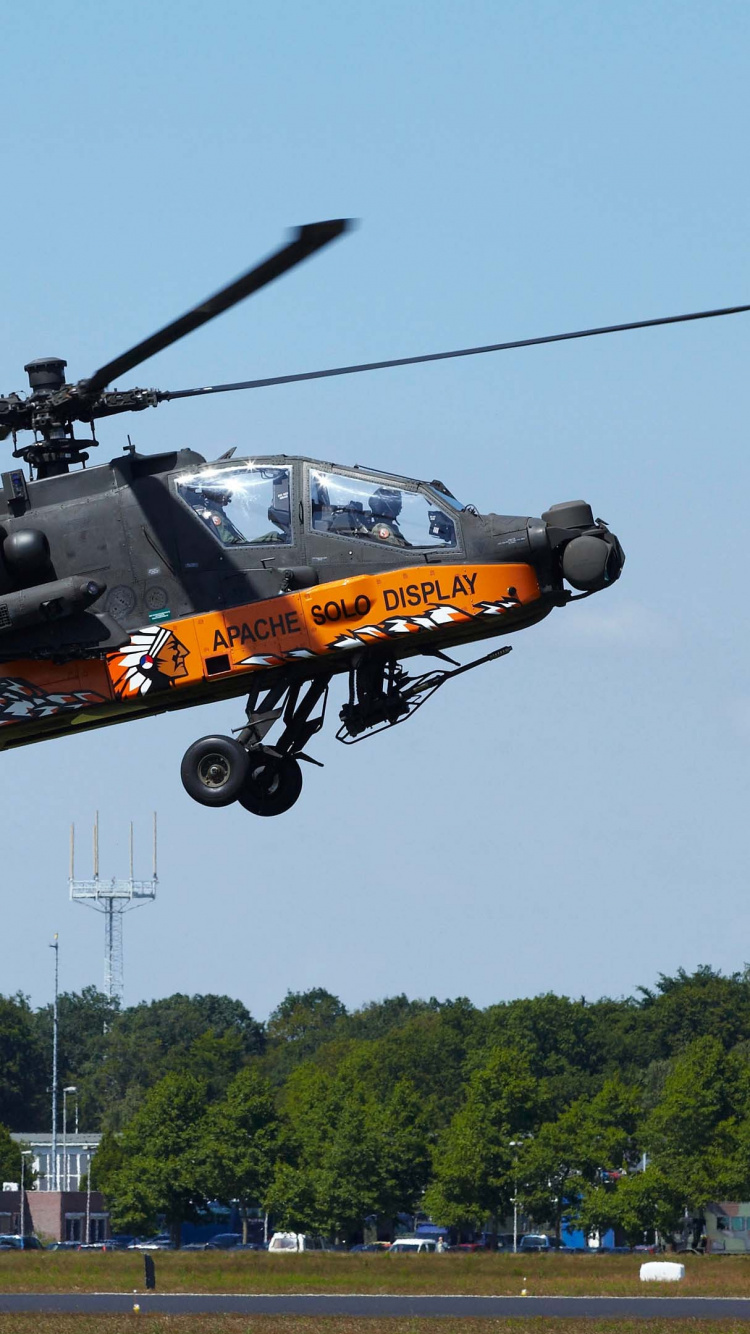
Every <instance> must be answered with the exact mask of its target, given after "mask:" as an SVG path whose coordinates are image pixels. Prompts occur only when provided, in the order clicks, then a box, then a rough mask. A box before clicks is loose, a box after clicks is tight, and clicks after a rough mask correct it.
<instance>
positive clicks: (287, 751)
mask: <svg viewBox="0 0 750 1334" xmlns="http://www.w3.org/2000/svg"><path fill="white" fill-rule="evenodd" d="M331 675H332V673H329V674H326V675H325V676H322V677H318V678H316V679H315V680H313V681H307V682H301V683H298V684H295V685H289V684H288V682H287V683H286V684H279V685H274V686H272V687H271V688H270V689H264V688H263V687H262V686H260V685H258V686H256V687H255V688H254V689H253V690H252V691H251V693H250V695H249V696H248V700H247V706H246V713H247V722H246V724H245V726H244V727H242V728H240V729H239V730H238V733H237V739H236V740H235V739H234V737H227V736H206V737H202V738H201V740H200V741H195V742H193V745H192V746H189V747H188V749H187V750H186V751H185V755H184V757H183V760H182V767H181V770H180V773H181V777H182V783H183V787H184V788H185V791H186V792H187V793H188V794H189V795H190V796H191V797H192V798H193V800H194V801H197V802H199V803H200V804H201V805H202V806H229V805H231V803H232V802H234V801H238V802H239V803H240V805H241V806H244V808H245V810H246V811H250V812H251V813H252V814H253V815H282V814H283V813H284V811H288V810H290V808H291V807H292V806H293V805H294V803H295V802H296V800H297V798H298V797H299V795H300V792H301V791H302V770H301V769H300V765H299V761H300V760H306V761H307V762H308V764H317V763H318V761H317V760H313V759H312V758H311V757H310V756H309V755H306V754H305V753H304V750H305V746H306V745H307V744H308V742H309V741H310V739H311V737H313V736H314V735H315V733H316V732H319V731H320V728H321V727H322V726H323V720H324V718H325V710H326V702H327V699H328V686H329V684H330V680H331ZM316 709H318V710H319V711H318V712H316ZM279 721H280V722H281V724H282V731H281V735H280V736H279V738H278V740H277V741H276V743H275V745H273V746H269V745H266V744H264V740H265V737H266V735H267V733H268V732H269V731H270V730H271V728H272V727H273V725H274V723H276V722H279Z"/></svg>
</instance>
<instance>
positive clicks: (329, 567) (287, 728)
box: [0, 221, 750, 815]
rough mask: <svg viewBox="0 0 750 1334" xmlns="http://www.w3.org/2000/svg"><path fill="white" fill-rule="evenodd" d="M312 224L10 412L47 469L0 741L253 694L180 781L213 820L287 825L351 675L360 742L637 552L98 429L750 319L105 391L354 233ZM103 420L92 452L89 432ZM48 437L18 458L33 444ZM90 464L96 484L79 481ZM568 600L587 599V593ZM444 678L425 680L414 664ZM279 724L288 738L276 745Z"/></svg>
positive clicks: (30, 511) (21, 517) (434, 487)
mask: <svg viewBox="0 0 750 1334" xmlns="http://www.w3.org/2000/svg"><path fill="white" fill-rule="evenodd" d="M347 226H348V224H347V223H346V222H345V221H333V222H323V223H315V224H312V225H310V226H306V227H302V228H300V229H299V230H298V231H296V232H295V233H292V238H291V239H290V241H289V242H288V243H287V244H286V245H284V246H282V247H281V248H280V249H279V250H277V251H276V252H275V253H274V254H272V255H271V256H270V257H269V258H268V259H266V260H265V261H264V262H262V263H261V264H260V265H258V266H257V267H255V268H253V269H251V270H249V271H248V272H247V273H245V274H244V275H243V276H242V277H240V278H239V279H237V280H236V281H235V282H233V283H231V284H230V285H229V286H228V287H225V288H223V289H222V290H221V291H220V292H218V293H217V294H216V295H215V296H213V297H211V298H209V300H207V301H205V302H203V303H202V304H201V305H199V306H196V307H195V308H194V309H192V310H191V311H189V312H188V313H187V314H186V315H183V316H182V317H181V318H180V319H177V320H175V321H174V322H173V323H171V324H169V325H167V326H166V327H165V328H164V329H162V330H161V331H160V332H159V333H156V334H154V335H152V336H151V337H150V338H147V339H145V340H144V341H143V342H141V343H139V344H137V346H135V347H133V348H131V349H130V350H129V351H128V352H125V353H124V354H123V355H122V356H120V357H117V358H116V359H115V360H114V361H110V362H108V363H107V364H106V365H105V366H102V367H101V369H100V370H98V371H96V372H95V373H94V375H92V376H91V377H90V378H89V379H87V380H79V381H78V382H77V383H68V382H66V379H65V367H66V364H67V363H66V362H65V361H63V360H61V359H59V358H56V357H45V358H41V359H38V360H36V361H31V362H29V363H28V364H27V365H26V366H25V368H24V369H25V370H26V371H27V373H28V376H29V383H30V387H31V393H30V394H29V395H28V396H26V397H21V396H19V395H17V394H10V395H8V396H7V397H2V398H0V438H1V439H7V438H8V437H9V436H12V438H13V444H14V451H13V457H14V458H16V459H22V460H23V461H24V462H25V463H26V464H27V466H28V469H29V476H28V477H27V476H26V473H25V472H24V470H23V468H22V467H16V468H11V469H9V470H8V471H6V472H3V473H2V474H0V481H1V483H2V493H1V494H0V660H1V661H2V664H3V666H2V667H1V668H0V748H6V747H11V746H18V745H26V744H29V743H31V742H34V741H40V740H42V739H43V738H45V737H54V736H61V735H64V734H67V733H70V732H73V731H76V730H78V731H83V730H87V729H89V728H93V727H104V726H107V725H108V724H110V723H119V722H123V721H125V720H127V719H129V718H136V717H142V716H143V715H147V714H156V713H161V712H163V711H165V710H168V709H178V708H184V707H190V706H191V705H194V704H203V703H206V702H208V701H210V700H215V699H226V698H229V697H233V696H237V695H247V705H246V721H245V724H244V725H243V726H242V728H241V729H238V730H237V734H236V736H235V737H226V736H207V737H203V738H202V739H201V740H199V741H196V742H195V743H194V744H193V745H192V746H190V747H189V749H188V750H187V752H186V753H185V756H184V758H183V761H182V769H181V774H182V781H183V784H184V786H185V788H186V790H187V792H188V793H189V794H190V796H191V797H193V798H194V799H195V800H196V801H198V802H200V803H202V804H203V805H205V806H227V805H229V804H230V803H231V802H234V801H239V802H240V804H241V805H242V806H244V807H245V808H246V809H247V810H249V811H252V812H254V813H255V814H257V815H278V814H280V813H281V812H283V811H286V810H288V809H289V807H290V806H292V805H293V804H294V802H295V801H296V800H297V798H298V796H299V794H300V790H301V787H302V775H301V770H300V765H299V761H300V760H307V761H309V762H311V763H318V761H315V760H312V759H311V757H310V756H309V755H308V754H306V747H307V746H308V745H309V743H310V741H311V739H312V737H313V736H314V735H315V733H316V732H318V731H319V729H320V728H321V726H322V724H323V720H324V716H325V708H326V702H327V696H328V688H329V685H330V682H331V680H332V678H333V676H334V675H336V674H337V673H342V672H346V673H348V677H349V694H348V700H347V702H346V703H345V704H344V706H343V708H342V709H341V712H340V715H339V718H340V728H339V731H338V733H337V735H338V737H339V739H340V740H341V741H344V742H350V743H351V742H355V741H359V740H361V739H363V738H364V737H365V736H366V735H368V734H369V735H372V734H373V733H374V732H377V731H379V730H382V729H384V728H387V727H392V726H394V725H395V724H397V723H400V722H403V721H404V720H405V719H406V718H408V717H410V716H411V715H412V714H413V713H414V712H415V711H416V709H417V708H419V707H420V705H421V704H423V703H424V702H425V701H426V700H427V699H428V698H429V697H430V696H431V695H432V694H434V692H435V691H436V690H437V689H438V688H439V687H440V686H441V685H443V684H444V683H445V682H446V681H448V680H450V679H452V678H453V677H455V676H459V675H461V674H463V673H465V672H467V671H469V670H471V669H472V668H474V667H477V666H479V665H480V664H482V663H486V662H490V661H492V660H493V659H497V658H500V657H502V656H503V655H504V654H505V653H508V652H509V651H510V649H509V647H507V646H506V647H502V648H499V649H496V650H494V652H490V653H488V654H486V655H485V656H483V657H480V658H479V659H477V660H475V661H473V662H470V663H466V664H464V665H462V666H459V665H458V664H456V663H454V662H453V661H452V660H451V659H450V658H449V657H447V656H446V653H445V650H446V649H447V648H450V647H451V646H452V645H458V644H465V643H469V642H472V641H482V640H485V639H490V638H493V637H495V636H497V635H508V634H510V633H512V632H514V631H517V630H521V629H524V628H525V627H526V626H529V625H533V624H535V623H536V622H537V621H540V620H542V618H543V617H545V616H547V615H548V614H549V612H550V611H551V610H552V608H553V607H562V606H565V605H566V604H567V603H568V602H571V601H574V600H576V598H578V597H589V596H590V595H591V594H592V593H595V592H597V591H599V590H601V589H604V588H607V587H609V586H610V585H611V584H613V583H614V582H615V580H616V579H617V578H618V577H619V575H620V573H621V570H622V567H623V561H624V555H623V551H622V548H621V546H620V543H619V542H618V540H617V538H616V537H615V535H614V534H613V533H612V532H610V530H609V529H608V527H607V525H606V524H605V523H603V522H602V520H600V519H594V515H593V511H592V509H591V507H590V506H589V505H588V504H587V503H586V502H585V501H571V502H567V503H564V504H558V505H553V506H551V508H550V509H548V510H546V511H544V513H543V514H542V515H541V517H540V518H534V517H526V516H524V517H516V516H506V515H498V514H491V513H490V514H480V513H479V512H478V510H477V509H475V508H474V506H472V505H462V504H461V502H460V501H459V500H457V499H456V497H455V496H454V495H453V494H452V493H451V492H450V491H449V490H448V488H447V486H445V485H444V484H443V483H442V482H441V481H435V480H433V481H430V482H425V481H418V480H415V479H413V478H409V477H401V476H397V475H394V474H391V473H381V472H378V471H377V470H375V469H372V468H360V467H358V466H354V467H348V466H345V467H342V466H339V465H338V464H334V463H330V462H323V461H320V460H316V459H310V458H298V457H294V458H293V457H289V456H286V455H283V454H279V455H273V456H272V457H263V458H258V457H252V458H248V459H236V458H234V457H233V453H234V451H233V450H228V451H227V452H226V453H225V454H222V455H221V456H220V457H219V458H218V459H216V460H214V461H211V462H207V461H206V459H204V458H203V457H202V455H200V454H197V453H195V452H194V451H193V450H190V449H181V450H174V451H170V452H169V453H162V454H150V455H142V454H139V453H138V452H137V451H136V450H135V449H134V448H133V447H132V446H131V445H130V444H128V446H127V447H126V449H125V451H124V453H123V454H122V455H121V456H120V457H117V458H114V459H112V460H111V461H110V462H109V463H108V464H105V465H103V466H100V467H93V468H87V467H86V463H87V460H88V457H89V455H88V448H89V447H90V446H91V445H96V444H97V441H96V439H95V438H94V422H95V421H97V420H98V419H99V418H102V417H111V416H114V415H116V414H119V413H122V412H138V411H141V410H142V409H144V408H147V407H155V406H157V404H159V403H162V402H167V401H170V400H172V399H179V398H192V397H197V396H201V395H205V394H215V393H225V392H229V391H231V390H239V389H257V388H262V387H264V386H267V385H274V384H290V383H293V382H295V381H299V380H313V379H321V378H325V377H328V376H333V375H348V374H353V373H356V372H359V371H365V370H379V369H383V368H386V367H390V366H403V365H414V364H416V363H419V362H427V361H440V360H443V359H447V358H450V357H459V356H472V355H475V354H479V353H483V352H494V351H503V350H506V349H509V348H515V347H528V346H531V345H534V344H537V343H550V342H558V341H563V340H565V339H571V338H584V337H589V336H592V335H597V334H603V333H614V332H620V331H622V330H625V329H636V328H647V327H649V326H652V325H657V324H671V323H677V322H680V321H682V320H691V319H703V318H708V317H711V316H715V315H722V314H734V313H739V312H740V311H746V310H748V309H750V307H748V306H737V307H731V308H727V309H724V310H714V311H702V312H698V313H696V314H693V315H681V316H671V317H667V318H664V319H653V320H643V321H640V322H638V323H633V324H624V325H612V326H608V327H606V328H598V329H586V330H580V331H577V332H574V333H568V334H556V335H551V336H546V337H542V338H528V339H523V340H520V341H517V342H512V343H498V344H493V345H490V346H485V347H474V348H463V349H460V350H458V351H452V352H439V353H431V354H428V355H423V356H416V357H402V358H398V359H395V360H391V361H380V362H373V363H368V364H365V365H356V366H339V367H334V368H331V369H329V370H322V371H313V372H307V373H304V374H297V375H282V376H278V377H275V378H272V379H264V380H248V381H243V382H240V383H236V384H221V385H208V386H204V387H202V388H196V389H184V390H178V391H172V392H162V391H159V390H152V389H124V390H118V389H109V388H108V386H109V385H111V384H112V383H113V382H114V381H115V380H116V379H117V378H118V377H120V376H122V375H124V374H126V373H127V372H129V371H131V370H132V369H133V368H134V367H136V366H138V365H140V363H141V362H143V361H145V360H146V359H147V358H148V357H151V356H153V355H154V354H155V353H156V352H159V351H161V350H162V349H163V348H166V347H169V346H170V345H171V344H172V343H175V342H176V341H177V340H178V339H180V338H182V337H184V335H185V334H187V333H190V332H191V331H192V330H193V329H196V328H198V327H199V326H200V325H202V324H205V323H207V321H209V320H211V319H213V318H214V316H216V315H218V314H220V313H221V312H222V311H225V310H228V309H229V308H230V307H231V306H233V305H235V304H236V303H237V302H238V301H241V300H243V299H244V298H245V297H246V296H249V295H251V294H252V293H253V292H257V291H258V290H259V289H260V288H262V287H264V286H266V285H267V284H268V283H270V282H272V281H273V280H274V279H276V278H278V277H279V276H280V275H281V274H283V273H285V272H287V270H289V269H291V268H293V267H294V265H296V264H298V263H300V262H301V261H302V260H304V259H306V258H307V257H308V256H310V255H312V254H313V253H314V252H316V251H318V250H320V249H321V248H322V247H323V246H326V245H328V244H329V243H330V242H331V241H333V240H334V239H335V238H336V237H338V236H340V235H341V233H342V232H343V231H345V230H346V228H347ZM81 422H82V423H89V424H90V426H91V440H90V441H89V440H87V439H79V438H77V437H76V436H75V434H74V430H75V424H76V423H81ZM24 431H31V432H33V436H34V439H33V443H30V444H23V445H21V446H20V447H19V446H18V439H17V437H18V434H19V433H20V432H24ZM75 465H81V467H80V469H78V470H76V471H71V469H72V468H74V467H75ZM566 584H567V585H570V587H571V588H572V589H575V590H576V593H575V594H574V593H572V592H571V591H570V588H567V587H566ZM420 654H422V655H428V656H432V657H434V658H436V659H438V660H439V661H440V662H441V663H447V664H448V666H447V667H445V666H443V667H438V668H433V670H431V671H427V672H422V673H421V674H415V675H412V674H410V673H408V672H407V671H406V669H405V668H404V667H403V666H402V662H403V660H404V659H408V658H412V657H414V656H416V655H420ZM276 723H279V725H280V726H279V735H278V737H277V739H276V741H275V742H274V744H273V745H269V744H268V736H269V732H270V730H271V729H272V728H273V726H274V724H276Z"/></svg>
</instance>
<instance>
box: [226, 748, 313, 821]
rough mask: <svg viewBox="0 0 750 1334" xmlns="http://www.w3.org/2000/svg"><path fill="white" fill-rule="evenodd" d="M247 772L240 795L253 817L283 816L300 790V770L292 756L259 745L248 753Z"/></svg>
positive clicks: (241, 802)
mask: <svg viewBox="0 0 750 1334" xmlns="http://www.w3.org/2000/svg"><path fill="white" fill-rule="evenodd" d="M249 759H250V772H249V773H248V776H247V778H246V779H245V783H244V786H243V788H242V791H241V792H240V795H239V803H240V806H244V807H245V810H246V811H250V812H251V813H252V814H253V815H283V814H284V811H288V810H289V809H290V807H291V806H293V805H294V803H295V801H296V800H297V798H298V796H299V794H300V792H301V791H302V771H301V769H300V767H299V764H298V763H297V761H296V760H295V759H294V757H293V756H292V755H279V754H278V753H277V752H276V751H273V750H267V749H265V748H264V747H261V746H258V747H257V748H256V749H255V750H252V751H251V752H250V756H249Z"/></svg>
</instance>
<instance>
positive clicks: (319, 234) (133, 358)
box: [85, 218, 353, 394]
mask: <svg viewBox="0 0 750 1334" xmlns="http://www.w3.org/2000/svg"><path fill="white" fill-rule="evenodd" d="M352 225H353V224H352V222H351V220H350V219H348V218H336V219H334V220H332V221H331V222H313V223H309V224H308V225H307V226H305V227H299V228H297V229H296V230H295V231H293V232H292V233H291V237H292V239H291V240H290V241H289V242H288V243H287V244H286V245H284V246H282V247H281V248H280V249H279V250H276V251H275V252H274V253H273V254H272V255H269V257H268V259H265V260H263V262H262V263H261V264H258V265H256V266H255V268H253V269H248V271H247V273H243V274H242V276H241V277H240V278H237V279H235V281H234V282H233V283H230V284H229V286H228V287H222V289H221V291H219V292H216V293H215V294H214V296H210V297H208V299H207V300H206V301H202V302H201V304H200V305H199V306H194V307H193V309H192V310H189V311H187V313H186V314H185V315H181V316H180V318H179V319H177V320H173V321H172V323H171V324H167V325H165V327H164V328H163V329H160V330H159V332H158V333H155V334H152V335H151V337H150V338H144V340H143V342H142V343H136V345H135V347H131V348H130V350H129V351H128V352H123V354H122V356H119V357H116V358H115V360H114V361H108V362H107V364H106V366H102V367H100V369H99V370H98V371H95V372H94V374H93V375H92V376H91V378H90V379H89V380H87V381H86V382H85V391H86V393H87V394H97V393H99V392H100V391H101V390H102V389H104V388H106V386H107V385H108V384H111V383H112V381H113V380H114V379H115V378H116V377H118V376H120V375H124V374H125V372H126V371H132V370H133V368H134V367H135V366H139V365H140V363H141V362H142V361H146V359H147V358H148V357H153V356H154V354H155V353H156V352H161V351H162V350H163V349H164V348H165V347H169V346H170V345H171V344H172V343H176V342H177V340H178V339H180V338H184V337H185V334H189V333H192V331H193V330H194V329H198V328H200V326H201V325H202V324H207V323H208V321H209V320H212V319H214V317H215V316H216V315H221V314H222V312H223V311H225V310H229V308H230V306H235V305H236V304H237V302H238V301H243V300H244V299H245V297H246V296H251V295H252V293H253V292H258V291H259V290H260V288H261V287H266V286H267V285H268V283H272V282H273V281H274V279H275V278H279V277H281V274H282V273H287V272H288V270H289V269H292V268H294V266H295V264H300V263H301V262H302V260H303V259H307V258H308V256H309V255H313V254H314V253H315V251H316V250H320V249H322V247H323V246H326V245H328V244H329V242H331V241H333V240H335V239H336V237H337V236H340V235H341V233H342V232H344V231H346V230H347V229H348V228H349V227H350V226H352Z"/></svg>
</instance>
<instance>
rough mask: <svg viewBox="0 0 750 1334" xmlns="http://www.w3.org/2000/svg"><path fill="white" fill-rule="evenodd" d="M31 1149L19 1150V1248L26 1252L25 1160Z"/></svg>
mask: <svg viewBox="0 0 750 1334" xmlns="http://www.w3.org/2000/svg"><path fill="white" fill-rule="evenodd" d="M30 1157H31V1149H21V1247H22V1249H23V1250H26V1159H27V1158H30Z"/></svg>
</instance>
